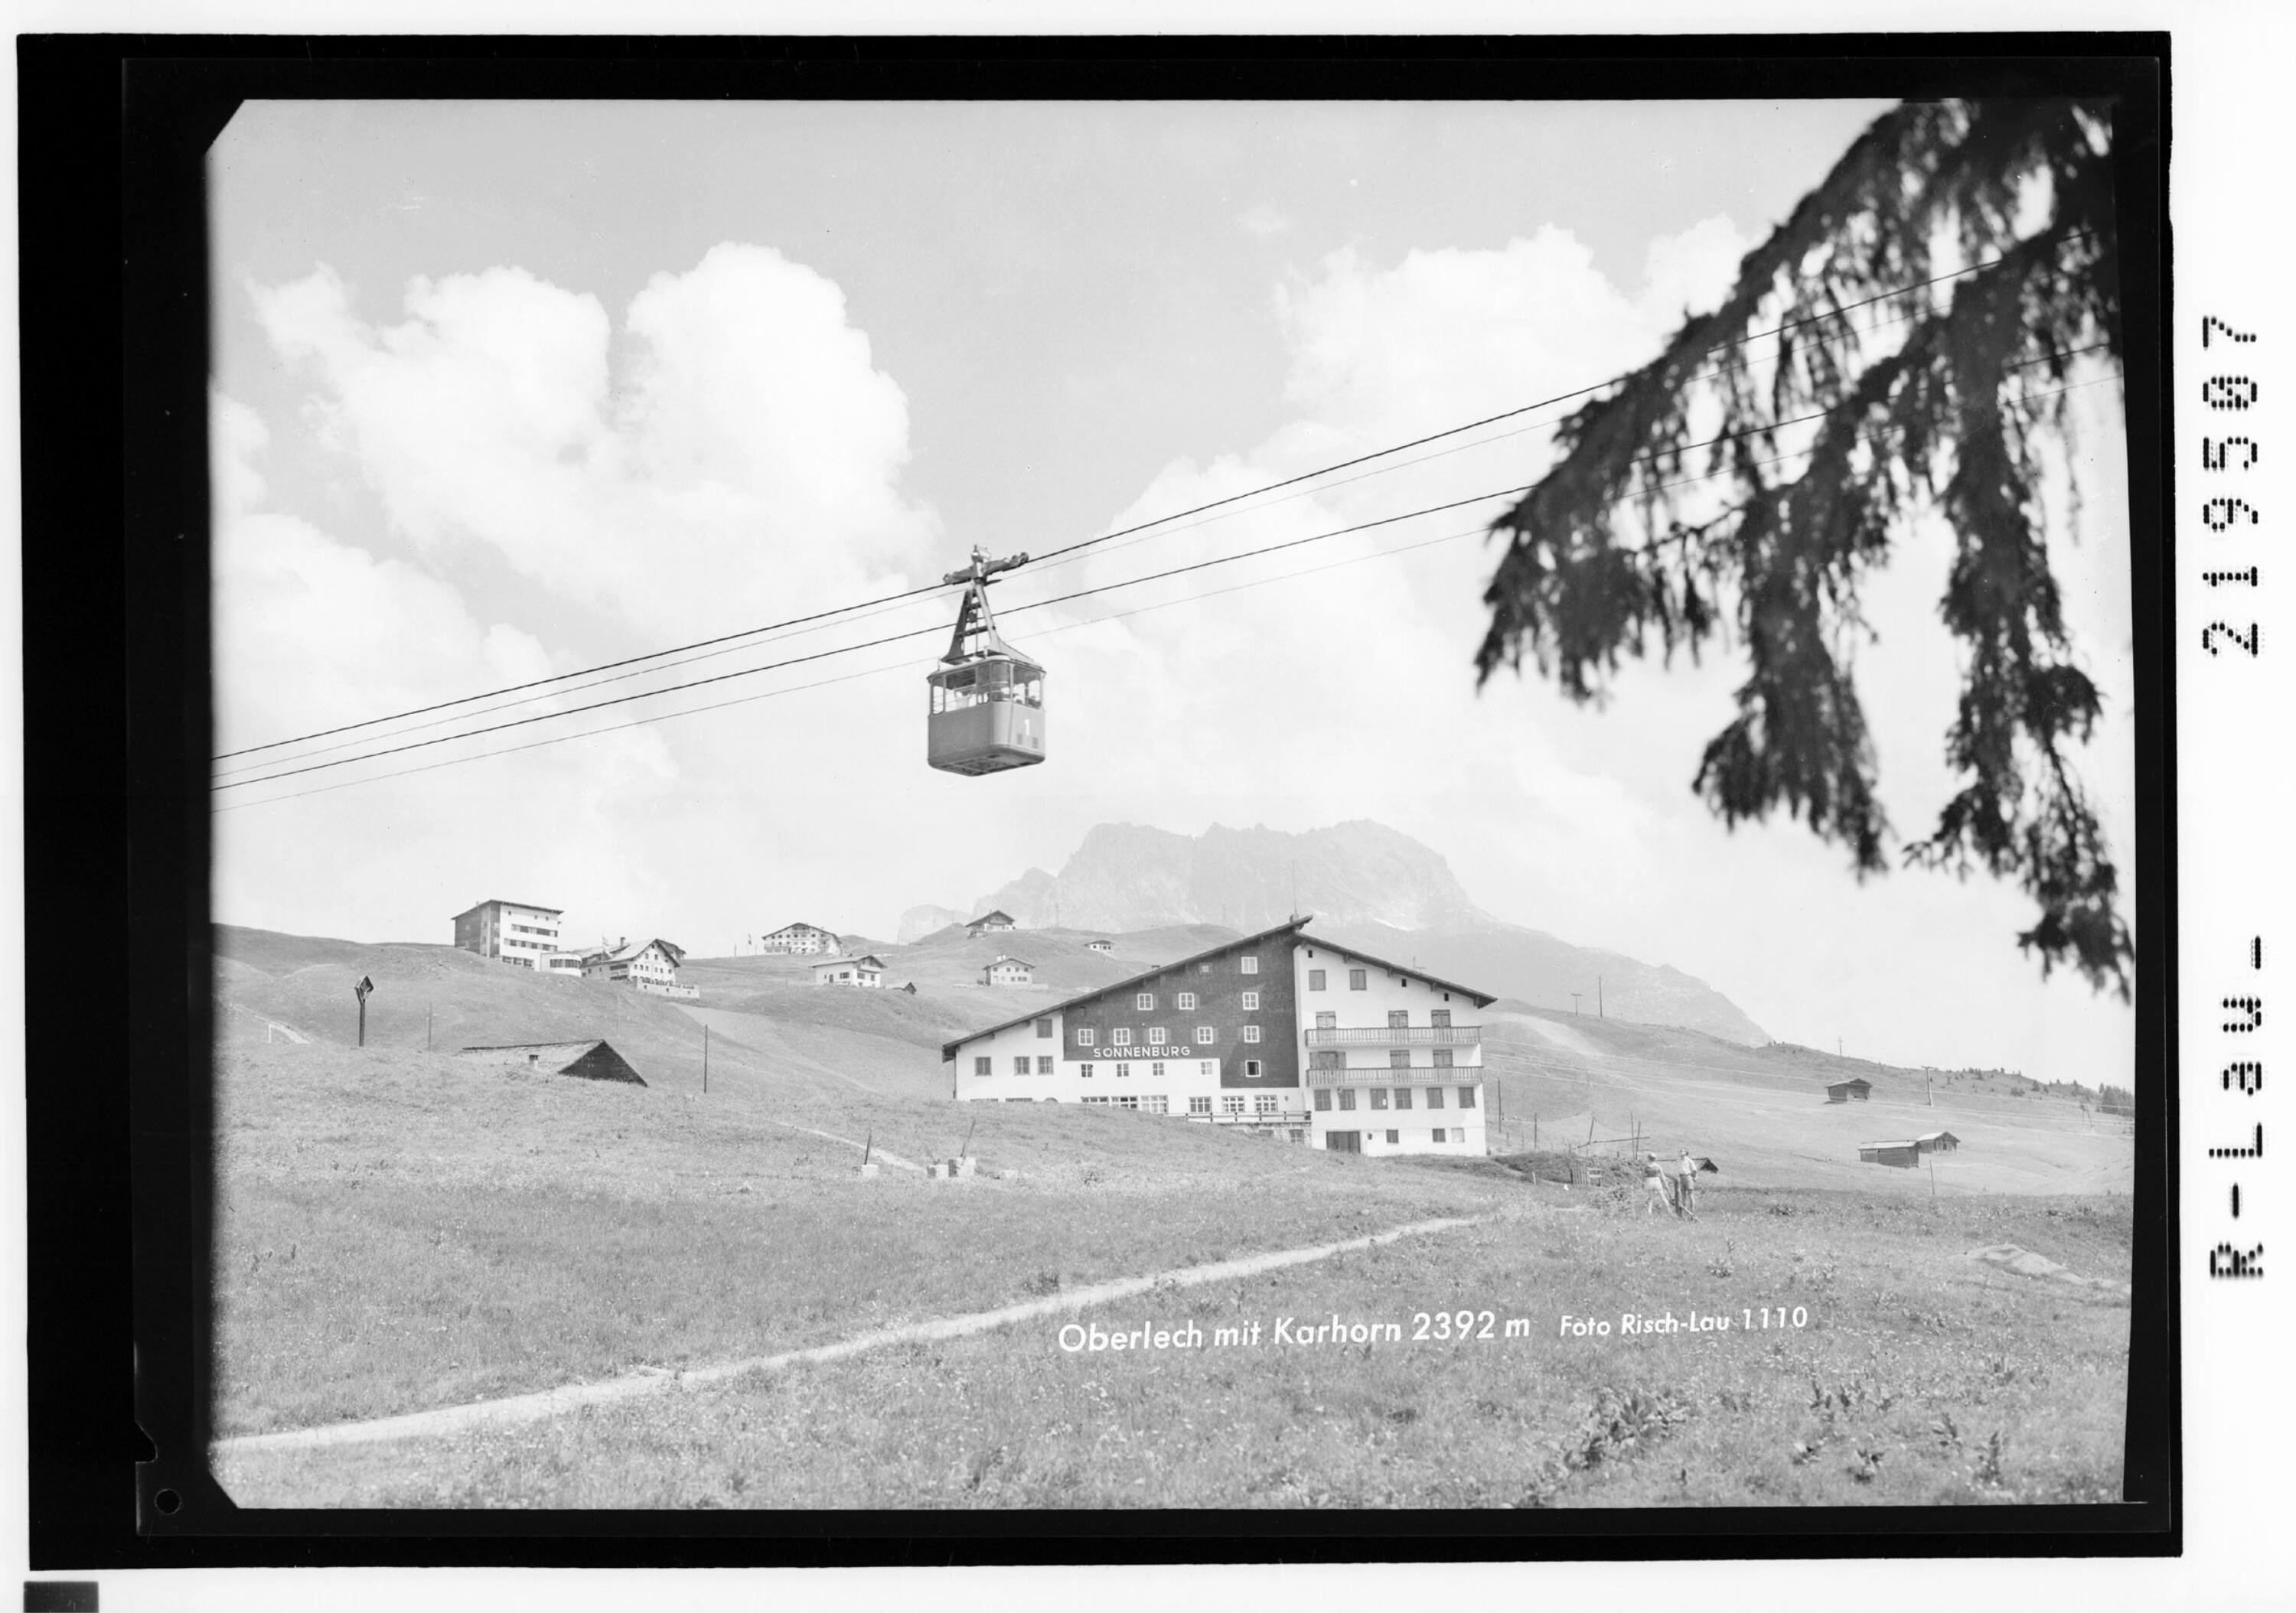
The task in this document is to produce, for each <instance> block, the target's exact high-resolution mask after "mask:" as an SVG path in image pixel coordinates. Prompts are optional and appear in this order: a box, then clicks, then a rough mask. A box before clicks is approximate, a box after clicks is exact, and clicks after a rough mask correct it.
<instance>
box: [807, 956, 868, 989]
mask: <svg viewBox="0 0 2296 1613" xmlns="http://www.w3.org/2000/svg"><path fill="white" fill-rule="evenodd" d="M813 983H814V984H815V985H816V986H865V987H873V988H876V989H879V990H881V989H883V987H884V984H885V961H884V960H883V959H882V958H880V957H878V956H876V955H875V954H868V955H865V956H863V957H858V958H824V959H823V960H822V961H821V962H818V963H816V964H815V965H814V966H813Z"/></svg>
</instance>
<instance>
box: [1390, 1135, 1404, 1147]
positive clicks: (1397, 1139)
mask: <svg viewBox="0 0 2296 1613" xmlns="http://www.w3.org/2000/svg"><path fill="white" fill-rule="evenodd" d="M1387 1140H1388V1142H1389V1144H1390V1146H1392V1145H1393V1144H1395V1143H1398V1142H1402V1141H1403V1134H1402V1133H1401V1132H1390V1133H1388V1134H1387Z"/></svg>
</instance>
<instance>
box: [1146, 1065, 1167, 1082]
mask: <svg viewBox="0 0 2296 1613" xmlns="http://www.w3.org/2000/svg"><path fill="white" fill-rule="evenodd" d="M1148 1074H1149V1076H1150V1077H1151V1078H1152V1079H1154V1080H1158V1081H1160V1080H1162V1079H1163V1078H1164V1067H1163V1066H1162V1065H1160V1064H1151V1065H1150V1066H1149V1067H1148Z"/></svg>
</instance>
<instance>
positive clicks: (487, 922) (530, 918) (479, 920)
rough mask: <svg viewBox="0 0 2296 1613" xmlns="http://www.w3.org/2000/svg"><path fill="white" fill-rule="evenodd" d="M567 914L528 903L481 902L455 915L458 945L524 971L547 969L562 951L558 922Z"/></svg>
mask: <svg viewBox="0 0 2296 1613" xmlns="http://www.w3.org/2000/svg"><path fill="white" fill-rule="evenodd" d="M564 912H565V909H563V908H562V907H537V906H535V905H532V904H530V903H527V902H503V901H492V902H481V903H480V904H479V905H477V906H476V907H472V908H469V909H467V910H465V911H464V912H462V913H456V914H455V946H458V947H460V948H461V949H462V950H463V951H464V952H474V953H477V954H479V956H480V957H482V958H496V959H499V960H501V961H502V962H504V963H515V964H517V965H518V966H519V967H520V968H521V969H545V968H547V967H548V966H549V960H550V959H551V958H552V957H553V955H555V954H559V953H560V952H562V950H563V948H562V947H561V946H560V945H559V940H558V920H559V916H560V915H561V914H562V913H564Z"/></svg>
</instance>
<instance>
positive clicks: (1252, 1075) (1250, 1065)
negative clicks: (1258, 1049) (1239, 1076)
mask: <svg viewBox="0 0 2296 1613" xmlns="http://www.w3.org/2000/svg"><path fill="white" fill-rule="evenodd" d="M1243 1076H1244V1079H1245V1080H1247V1081H1257V1080H1258V1079H1259V1060H1257V1059H1246V1060H1244V1061H1243Z"/></svg>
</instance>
